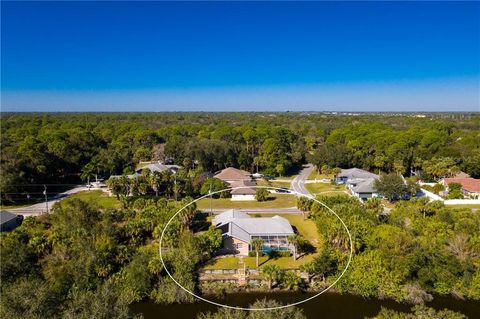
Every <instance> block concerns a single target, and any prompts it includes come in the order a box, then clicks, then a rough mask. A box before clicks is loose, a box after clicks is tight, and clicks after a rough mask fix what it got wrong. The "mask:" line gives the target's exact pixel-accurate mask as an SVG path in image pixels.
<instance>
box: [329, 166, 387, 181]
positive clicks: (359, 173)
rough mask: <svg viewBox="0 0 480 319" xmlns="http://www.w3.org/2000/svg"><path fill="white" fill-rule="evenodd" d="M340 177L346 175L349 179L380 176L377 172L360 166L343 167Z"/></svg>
mask: <svg viewBox="0 0 480 319" xmlns="http://www.w3.org/2000/svg"><path fill="white" fill-rule="evenodd" d="M338 177H346V178H348V179H367V178H378V177H379V176H378V175H377V174H373V173H370V172H367V171H366V170H363V169H360V168H349V169H342V171H341V172H340V174H338Z"/></svg>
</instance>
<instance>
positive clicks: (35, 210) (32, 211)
mask: <svg viewBox="0 0 480 319" xmlns="http://www.w3.org/2000/svg"><path fill="white" fill-rule="evenodd" d="M86 190H88V188H87V187H85V186H79V187H75V188H72V189H70V190H68V191H66V192H63V193H61V194H58V195H56V196H53V197H51V198H50V199H49V200H48V209H49V210H50V209H51V208H52V206H53V204H55V203H56V202H58V201H60V200H62V199H65V198H67V197H68V196H71V195H73V194H76V193H78V192H82V191H86ZM47 196H48V193H47ZM5 211H7V212H11V213H14V214H17V215H23V216H25V217H27V216H38V215H40V214H43V213H45V212H46V211H47V208H46V205H45V202H42V203H38V204H34V205H31V206H26V207H19V208H10V209H5Z"/></svg>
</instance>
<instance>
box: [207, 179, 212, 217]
mask: <svg viewBox="0 0 480 319" xmlns="http://www.w3.org/2000/svg"><path fill="white" fill-rule="evenodd" d="M208 194H209V195H210V216H212V215H213V209H212V184H210V189H209V190H208Z"/></svg>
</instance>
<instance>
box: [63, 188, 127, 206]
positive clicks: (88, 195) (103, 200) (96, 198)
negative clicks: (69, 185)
mask: <svg viewBox="0 0 480 319" xmlns="http://www.w3.org/2000/svg"><path fill="white" fill-rule="evenodd" d="M69 198H78V199H81V200H83V201H86V202H88V203H92V204H94V205H97V206H98V207H100V208H104V209H107V208H119V207H120V201H118V200H117V198H116V197H114V196H112V197H109V196H108V195H107V194H106V193H104V192H103V191H101V190H98V189H97V190H90V191H83V192H79V193H76V194H74V195H72V196H70V197H69Z"/></svg>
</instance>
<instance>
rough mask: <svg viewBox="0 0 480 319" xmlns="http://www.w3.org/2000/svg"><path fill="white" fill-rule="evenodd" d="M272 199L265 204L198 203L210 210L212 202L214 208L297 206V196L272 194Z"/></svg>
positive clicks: (252, 202) (243, 202)
mask: <svg viewBox="0 0 480 319" xmlns="http://www.w3.org/2000/svg"><path fill="white" fill-rule="evenodd" d="M270 197H271V199H270V200H267V201H265V202H257V201H256V200H252V201H232V200H231V199H230V198H214V199H210V198H203V199H201V200H199V201H198V202H197V207H198V208H200V209H209V208H210V202H211V207H212V208H227V209H228V208H239V209H241V208H244V209H249V208H288V207H294V206H295V205H296V202H295V196H294V195H288V194H285V195H283V194H270Z"/></svg>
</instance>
